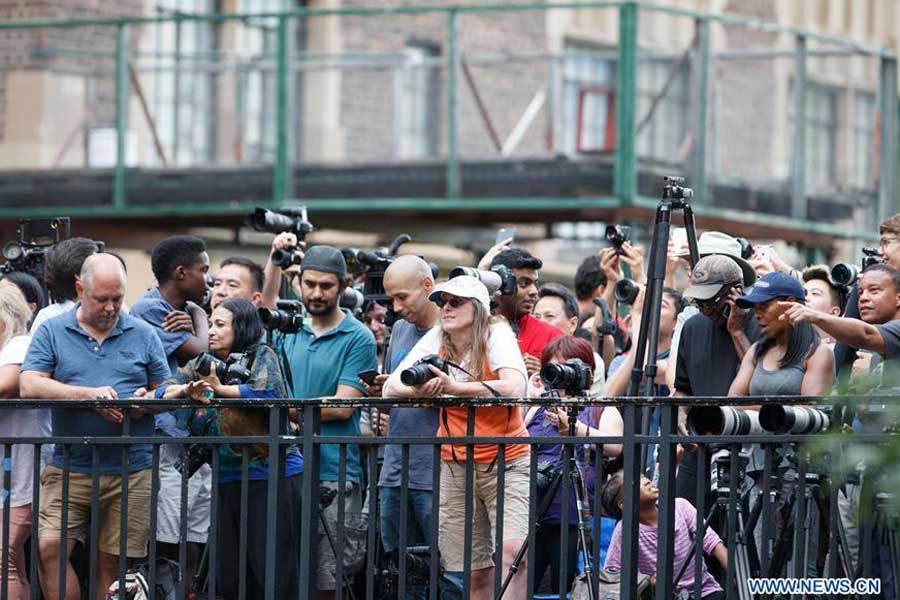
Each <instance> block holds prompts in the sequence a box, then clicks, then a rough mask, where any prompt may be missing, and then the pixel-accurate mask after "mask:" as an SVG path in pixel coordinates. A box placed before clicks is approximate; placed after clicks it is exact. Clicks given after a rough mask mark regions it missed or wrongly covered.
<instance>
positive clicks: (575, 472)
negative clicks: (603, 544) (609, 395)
mask: <svg viewBox="0 0 900 600" xmlns="http://www.w3.org/2000/svg"><path fill="white" fill-rule="evenodd" d="M566 410H567V411H568V413H569V439H574V438H575V423H576V421H577V420H578V407H577V406H570V407H568V408H567V409H566ZM564 452H567V454H568V456H567V457H566V464H567V469H568V471H569V477H571V478H572V485H573V486H574V488H575V489H574V492H575V506H576V508H577V511H576V512H577V513H578V550H579V551H580V552H581V559H582V561H583V563H584V575H585V576H586V577H587V580H588V586H587V589H588V598H589V600H594V599H595V597H596V593H595V591H594V587H593V577H592V575H593V567H592V566H591V545H590V540H591V537H590V523H589V522H588V518H587V517H585V514H586V513H589V511H590V501H589V500H588V495H587V485H586V484H585V481H584V471H583V470H582V467H581V465H580V464H579V463H578V458H577V452H576V449H575V446H572V447H571V449H569V448H565V450H564ZM564 472H565V470H563V471H559V472H557V473H555V474H554V475H553V479H552V480H551V481H550V485H549V486H548V487H547V491H546V492H545V493H544V497H543V498H542V499H541V504H540V505H539V506H538V511H537V518H536V521H535V522H536V526H535V533H537V529H539V528H540V526H541V524H540V523H541V518H542V517H543V516H544V514H545V513H546V512H547V509H548V508H550V505H551V504H552V503H553V498H554V497H555V496H556V492H557V490H558V489H559V486H560V484H561V483H562V479H563V473H564ZM560 525H561V527H560V531H562V527H564V526H567V525H568V524H567V523H565V524H563V523H561V524H560ZM530 540H531V537H530V536H528V537H526V538H525V540H524V541H523V542H522V545H521V546H520V547H519V550H518V552H516V557H515V559H513V562H512V564H511V565H510V566H509V572H508V573H507V574H506V578H505V579H504V580H503V586H502V587H501V588H500V594H499V595H498V596H497V600H500V599H501V598H503V594H505V593H506V589H507V588H508V587H509V584H510V582H512V578H513V577H514V576H515V574H516V573H518V572H519V565H521V564H522V560H523V559H524V558H525V552H527V551H528V545H529V542H530ZM561 575H562V576H566V574H565V573H561Z"/></svg>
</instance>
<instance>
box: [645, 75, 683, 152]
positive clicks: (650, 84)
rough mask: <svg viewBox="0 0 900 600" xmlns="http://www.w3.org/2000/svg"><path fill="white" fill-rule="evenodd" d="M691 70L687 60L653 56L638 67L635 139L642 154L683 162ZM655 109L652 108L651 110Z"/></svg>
mask: <svg viewBox="0 0 900 600" xmlns="http://www.w3.org/2000/svg"><path fill="white" fill-rule="evenodd" d="M688 77H689V70H688V68H687V64H686V63H684V62H678V63H675V62H673V61H671V60H650V61H647V62H643V63H641V64H640V65H639V67H638V83H637V97H638V102H637V115H636V117H635V118H636V122H635V126H636V127H639V128H640V130H639V131H638V133H637V139H636V141H635V146H636V151H637V154H638V156H640V157H642V158H649V159H655V160H660V161H663V162H671V163H676V162H678V163H680V162H682V160H683V158H680V157H679V152H681V147H682V144H683V142H684V136H685V132H686V128H687V118H688V115H689V114H690V108H689V105H688V103H689V100H688ZM651 111H652V112H651Z"/></svg>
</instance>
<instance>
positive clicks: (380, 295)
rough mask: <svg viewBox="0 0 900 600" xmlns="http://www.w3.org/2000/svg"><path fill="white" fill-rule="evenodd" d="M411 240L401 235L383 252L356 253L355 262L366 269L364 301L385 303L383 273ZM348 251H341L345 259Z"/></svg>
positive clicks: (406, 235)
mask: <svg viewBox="0 0 900 600" xmlns="http://www.w3.org/2000/svg"><path fill="white" fill-rule="evenodd" d="M411 239H412V237H410V235H409V234H407V233H401V234H400V235H398V236H397V237H395V238H394V240H393V241H392V242H391V245H390V246H388V247H387V248H386V249H384V250H371V251H366V250H359V251H357V252H356V262H357V263H359V264H361V265H364V266H365V267H366V270H365V274H366V281H365V284H364V286H363V295H364V296H365V299H366V300H372V301H374V302H381V303H384V304H386V303H387V301H388V297H387V294H386V293H385V291H384V272H385V271H387V268H388V267H389V266H391V263H392V262H394V259H396V258H397V251H398V250H399V249H400V246H402V245H403V244H405V243H406V242H408V241H410V240H411ZM348 250H349V249H346V248H345V249H344V250H341V252H342V253H343V254H344V256H345V258H346V256H347V254H348ZM348 267H349V263H348Z"/></svg>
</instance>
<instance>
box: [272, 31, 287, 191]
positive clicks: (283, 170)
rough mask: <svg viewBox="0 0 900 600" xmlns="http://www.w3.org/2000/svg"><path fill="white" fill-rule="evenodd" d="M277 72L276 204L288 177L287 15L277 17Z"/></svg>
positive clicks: (273, 187)
mask: <svg viewBox="0 0 900 600" xmlns="http://www.w3.org/2000/svg"><path fill="white" fill-rule="evenodd" d="M277 53H278V58H277V61H278V74H277V81H276V88H277V92H276V107H275V165H274V168H273V175H272V202H274V203H276V204H278V203H280V202H282V201H283V200H284V199H285V198H286V197H287V192H288V185H289V179H290V169H289V165H288V152H287V151H288V147H287V140H288V85H287V71H288V68H287V67H288V65H287V63H288V35H287V17H285V16H284V15H282V16H280V17H278V48H277Z"/></svg>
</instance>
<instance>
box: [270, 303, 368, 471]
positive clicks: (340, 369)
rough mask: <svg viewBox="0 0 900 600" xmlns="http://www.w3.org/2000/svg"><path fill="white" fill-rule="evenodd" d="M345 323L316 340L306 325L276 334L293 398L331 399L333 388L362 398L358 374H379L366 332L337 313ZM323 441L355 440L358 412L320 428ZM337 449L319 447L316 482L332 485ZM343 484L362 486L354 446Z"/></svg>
mask: <svg viewBox="0 0 900 600" xmlns="http://www.w3.org/2000/svg"><path fill="white" fill-rule="evenodd" d="M342 311H343V313H344V315H345V316H344V320H343V321H341V323H340V324H339V325H338V326H337V327H335V328H334V329H332V330H330V331H326V332H325V333H324V334H322V335H321V336H319V337H316V335H315V334H314V333H313V332H312V329H310V327H309V323H308V322H304V324H303V328H302V329H301V330H300V331H299V332H297V333H296V334H287V335H283V334H279V335H278V336H276V338H275V345H276V347H278V348H280V349H282V350H283V353H282V352H279V356H280V357H281V359H282V360H285V358H286V359H287V361H288V363H289V365H290V369H284V371H285V373H287V372H288V371H290V377H291V389H292V391H293V397H294V398H320V397H322V396H332V395H334V393H335V392H336V391H337V386H338V384H344V385H349V386H351V387H353V388H356V389H358V390H359V391H361V392H363V393H365V387H363V385H362V384H361V383H360V382H359V377H357V373H359V372H360V371H367V370H370V369H377V368H378V357H377V353H376V349H375V337H374V336H373V335H372V332H371V331H369V329H368V328H367V327H366V326H365V325H363V324H362V323H360V322H359V321H357V320H356V319H354V318H353V315H351V314H350V312H349V311H347V310H344V309H342ZM322 435H325V436H331V435H340V436H359V410H358V409H357V410H354V411H353V415H352V416H351V417H350V418H349V419H344V420H343V421H327V422H323V423H322ZM339 452H340V451H339V447H338V445H337V444H323V445H322V450H321V455H320V471H319V473H320V474H319V480H320V481H337V480H338V465H339V459H340V454H339ZM346 460H347V475H346V476H347V481H356V482H359V481H361V480H362V468H361V467H360V463H359V446H357V445H355V444H354V445H348V446H347V459H346Z"/></svg>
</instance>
